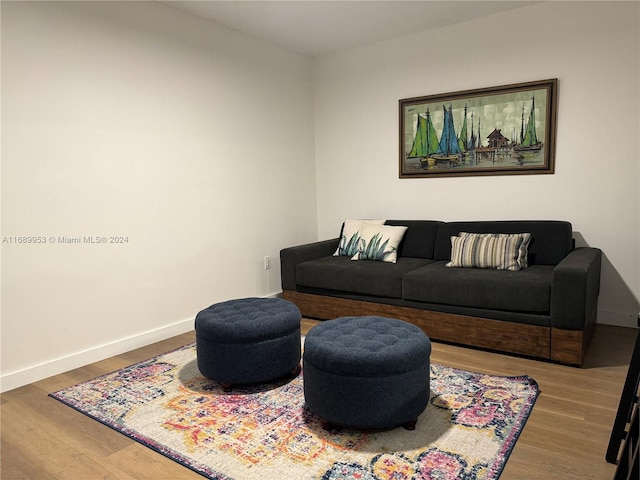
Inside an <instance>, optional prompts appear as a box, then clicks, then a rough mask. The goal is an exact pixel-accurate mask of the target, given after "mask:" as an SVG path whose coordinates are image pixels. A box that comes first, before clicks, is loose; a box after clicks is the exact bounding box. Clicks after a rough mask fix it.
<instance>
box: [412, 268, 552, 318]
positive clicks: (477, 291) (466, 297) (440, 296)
mask: <svg viewBox="0 0 640 480" xmlns="http://www.w3.org/2000/svg"><path fill="white" fill-rule="evenodd" d="M446 263H447V262H446V261H436V262H433V263H431V264H429V265H427V266H425V267H423V268H420V269H417V270H414V271H412V272H409V273H407V274H406V275H405V277H404V279H403V282H402V290H403V298H404V299H405V300H412V301H417V302H429V303H438V304H443V305H457V306H461V307H472V308H486V309H493V310H505V311H513V312H528V313H533V312H535V313H548V312H549V308H550V298H551V275H552V272H553V266H550V265H532V266H530V267H528V268H525V269H523V270H520V271H517V272H510V271H507V270H486V269H474V268H447V267H446V266H445V264H446Z"/></svg>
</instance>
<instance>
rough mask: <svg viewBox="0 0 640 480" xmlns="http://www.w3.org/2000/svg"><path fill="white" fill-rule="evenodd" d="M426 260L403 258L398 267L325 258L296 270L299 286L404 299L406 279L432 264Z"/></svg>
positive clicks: (395, 264)
mask: <svg viewBox="0 0 640 480" xmlns="http://www.w3.org/2000/svg"><path fill="white" fill-rule="evenodd" d="M431 261H432V260H427V259H424V258H413V257H401V258H398V260H397V262H396V263H387V262H376V261H370V260H358V261H354V260H351V259H350V258H348V257H333V256H330V257H322V258H318V259H316V260H310V261H308V262H302V263H300V264H298V265H297V266H296V284H298V285H301V286H303V287H311V288H320V289H326V290H337V291H341V292H349V293H359V294H365V295H373V296H378V297H390V298H402V277H403V276H404V275H405V274H406V273H407V272H410V271H412V270H415V269H417V268H420V267H423V266H425V265H427V264H429V263H430V262H431Z"/></svg>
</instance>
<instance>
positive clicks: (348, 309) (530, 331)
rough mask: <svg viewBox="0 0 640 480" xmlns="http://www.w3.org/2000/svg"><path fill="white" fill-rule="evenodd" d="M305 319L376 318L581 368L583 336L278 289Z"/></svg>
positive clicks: (435, 336)
mask: <svg viewBox="0 0 640 480" xmlns="http://www.w3.org/2000/svg"><path fill="white" fill-rule="evenodd" d="M283 298H284V299H286V300H289V301H291V302H293V303H295V304H296V305H297V306H298V308H299V309H300V311H301V312H302V315H303V316H305V317H311V318H318V319H323V320H329V319H332V318H337V317H344V316H363V315H378V316H384V317H391V318H397V319H400V320H404V321H407V322H409V323H412V324H414V325H417V326H418V327H420V328H421V329H422V330H423V331H424V332H425V333H426V334H427V335H428V336H429V338H432V339H433V340H441V341H445V342H451V343H457V344H462V345H469V346H474V347H481V348H487V349H491V350H498V351H501V352H507V353H515V354H519V355H526V356H531V357H537V358H542V359H547V360H553V361H557V362H559V363H563V364H567V365H576V366H579V365H582V362H583V359H584V350H585V348H586V341H587V338H586V337H585V334H584V332H582V331H574V330H561V329H557V328H549V327H540V326H537V325H527V324H522V323H513V322H505V321H502V320H491V319H487V318H478V317H469V316H466V315H456V314H451V313H442V312H434V311H431V310H421V309H418V308H411V307H401V306H396V305H387V304H382V303H373V302H364V301H360V300H350V299H347V298H338V297H328V296H324V295H314V294H310V293H300V292H296V291H292V290H284V291H283Z"/></svg>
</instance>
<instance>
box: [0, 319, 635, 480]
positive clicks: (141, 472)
mask: <svg viewBox="0 0 640 480" xmlns="http://www.w3.org/2000/svg"><path fill="white" fill-rule="evenodd" d="M315 323H317V322H315V321H313V320H307V319H303V322H302V326H303V333H306V332H307V331H308V330H309V328H311V327H312V326H313V325H315ZM635 336H636V330H634V329H625V328H620V327H612V326H607V325H598V326H597V328H596V332H595V334H594V337H593V340H592V342H591V346H590V348H589V351H588V352H587V358H586V361H585V365H584V366H583V367H582V368H573V367H567V366H562V365H556V364H552V363H546V362H541V361H537V360H529V359H525V358H517V357H512V356H507V355H500V354H496V353H490V352H485V351H480V350H474V349H469V348H463V347H457V346H453V345H447V344H442V343H436V342H433V344H432V347H433V352H432V355H431V361H432V362H434V363H441V364H445V365H450V366H452V367H456V368H462V369H466V370H473V371H477V372H485V373H492V374H498V375H525V374H526V375H529V376H531V377H533V378H534V379H535V380H536V381H537V382H538V384H539V386H540V390H541V392H542V393H541V394H540V396H539V397H538V400H537V402H536V405H535V407H534V409H533V413H532V414H531V417H530V418H529V420H528V422H527V424H526V426H525V428H524V430H523V432H522V434H521V436H520V438H519V440H518V442H517V444H516V446H515V448H514V450H513V452H512V454H511V457H510V458H509V461H508V462H507V465H506V468H505V470H504V472H503V474H502V476H501V477H500V478H501V480H523V479H525V480H526V479H532V480H534V479H535V480H538V479H544V480H553V479H558V480H560V479H562V480H574V479H575V480H578V479H580V480H585V479H594V480H595V479H597V480H604V479H611V478H613V474H614V471H615V466H614V465H611V464H608V463H607V462H606V461H605V452H606V450H607V445H608V442H609V435H610V433H611V427H612V425H613V421H614V418H615V414H616V410H617V408H618V402H619V399H620V394H621V392H622V386H623V383H624V379H625V376H626V373H627V368H628V365H629V360H630V358H631V352H632V349H633V345H634V341H635ZM194 340H195V335H194V333H186V334H183V335H179V336H177V337H173V338H171V339H168V340H165V341H162V342H159V343H156V344H153V345H150V346H147V347H144V348H140V349H137V350H134V351H132V352H128V353H125V354H123V355H118V356H117V357H113V358H110V359H107V360H104V361H101V362H97V363H94V364H91V365H88V366H86V367H82V368H79V369H76V370H72V371H70V372H67V373H64V374H62V375H57V376H55V377H51V378H48V379H45V380H42V381H39V382H36V383H33V384H31V385H27V386H24V387H21V388H17V389H15V390H12V391H9V392H6V393H4V394H3V395H2V396H1V398H0V413H1V431H0V433H1V437H2V438H1V440H2V450H1V457H0V464H1V470H0V478H2V480H19V479H30V480H31V479H38V480H47V479H70V480H91V479H98V478H101V479H118V480H120V479H124V480H134V479H135V480H146V479H154V480H156V479H172V480H175V479H194V480H197V479H201V478H203V477H202V476H200V475H199V474H197V473H194V472H192V471H191V470H189V469H187V468H186V467H183V466H181V465H179V464H177V463H175V462H173V461H171V460H169V459H167V458H165V457H164V456H162V455H160V454H158V453H155V452H154V451H152V450H150V449H149V448H146V447H144V446H142V445H140V444H138V443H137V442H135V441H133V440H130V439H129V438H127V437H125V436H124V435H121V434H120V433H117V432H115V431H114V430H111V429H110V428H108V427H106V426H104V425H102V424H100V423H99V422H96V421H94V420H91V419H90V418H88V417H86V416H85V415H83V414H81V413H78V412H76V411H75V410H73V409H71V408H69V407H67V406H65V405H63V404H62V403H60V402H58V401H56V400H53V399H51V398H49V397H48V396H47V395H48V394H49V393H50V392H53V391H56V390H60V389H62V388H65V387H67V386H70V385H72V384H75V383H78V382H82V381H85V380H90V379H91V378H94V377H96V376H98V375H101V374H104V373H108V372H111V371H113V370H116V369H119V368H122V367H125V366H127V365H130V364H131V363H134V362H138V361H142V360H145V359H147V358H150V357H152V356H155V355H158V354H161V353H164V352H166V351H169V350H172V349H174V348H177V347H179V346H182V345H185V344H187V343H190V342H193V341H194ZM256 480H258V479H256Z"/></svg>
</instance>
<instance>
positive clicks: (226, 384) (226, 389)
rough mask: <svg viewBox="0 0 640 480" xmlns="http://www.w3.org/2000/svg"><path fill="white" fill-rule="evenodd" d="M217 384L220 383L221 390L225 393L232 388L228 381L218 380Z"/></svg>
mask: <svg viewBox="0 0 640 480" xmlns="http://www.w3.org/2000/svg"><path fill="white" fill-rule="evenodd" d="M218 385H220V387H222V391H223V392H225V393H229V392H230V391H231V390H233V387H232V386H231V384H230V383H220V382H218Z"/></svg>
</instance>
